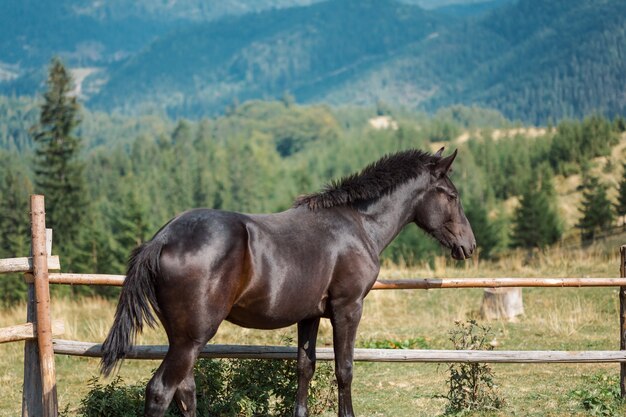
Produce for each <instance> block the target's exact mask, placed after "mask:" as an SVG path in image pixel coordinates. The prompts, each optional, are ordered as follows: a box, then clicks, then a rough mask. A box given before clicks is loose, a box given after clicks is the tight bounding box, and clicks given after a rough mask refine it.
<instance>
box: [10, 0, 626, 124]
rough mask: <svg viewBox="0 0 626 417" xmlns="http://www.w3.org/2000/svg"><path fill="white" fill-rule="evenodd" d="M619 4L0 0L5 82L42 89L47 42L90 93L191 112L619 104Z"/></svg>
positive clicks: (13, 88) (576, 112)
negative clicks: (244, 107) (265, 107)
mask: <svg viewBox="0 0 626 417" xmlns="http://www.w3.org/2000/svg"><path fill="white" fill-rule="evenodd" d="M416 3H417V4H420V5H422V6H425V7H428V8H427V9H423V8H421V7H420V6H418V5H416ZM7 4H9V6H7ZM3 12H4V13H3ZM624 16H626V2H624V1H623V0H553V1H550V2H546V1H543V0H518V1H512V0H493V1H487V2H485V1H482V2H481V1H473V0H462V1H461V0H457V1H450V2H434V1H431V0H405V1H404V2H402V3H399V2H395V1H393V0H362V1H358V0H329V1H325V2H320V1H315V0H262V1H258V2H254V1H244V0H239V1H235V0H227V1H223V2H203V1H201V0H169V1H167V2H153V1H150V0H138V1H134V2H131V1H129V0H111V1H107V2H102V1H79V0H59V1H58V2H55V3H52V2H48V1H38V0H7V1H5V2H2V3H1V4H0V28H2V29H0V34H1V35H2V36H0V50H1V51H2V52H3V53H2V55H0V57H1V58H0V60H1V62H0V93H4V94H13V93H16V94H32V93H33V92H34V91H36V90H37V89H40V88H41V87H40V86H41V83H42V80H43V79H45V65H46V63H47V62H48V60H49V59H50V56H51V55H52V53H53V51H54V52H56V53H58V54H60V55H61V57H62V58H63V59H65V60H66V62H68V64H69V65H70V67H72V68H73V69H74V70H75V72H74V74H75V78H76V79H77V81H78V84H79V88H78V89H77V91H78V92H79V93H81V94H82V95H83V96H84V98H85V100H87V105H88V106H90V107H93V108H97V109H103V110H117V111H122V112H126V113H141V112H146V111H151V110H158V111H162V110H165V111H167V112H168V113H169V114H170V115H173V116H181V115H182V116H187V117H198V116H202V115H211V114H215V113H219V112H223V111H224V109H225V108H226V107H227V106H230V105H232V104H233V103H237V102H240V101H243V100H247V99H253V98H273V97H278V96H282V95H283V94H284V93H285V92H289V93H291V94H293V95H295V97H296V99H297V100H298V101H299V102H324V103H331V104H345V103H356V104H368V105H370V104H372V103H376V102H380V101H384V102H386V103H389V104H391V105H404V106H407V107H410V108H420V109H424V110H428V111H434V110H436V109H437V108H439V107H441V106H447V105H451V104H455V103H462V104H468V105H480V106H485V107H491V108H495V109H498V110H500V111H501V112H503V113H504V114H505V115H506V116H507V117H509V118H512V119H520V120H524V121H526V122H532V123H546V122H547V121H548V120H558V119H561V118H563V117H581V116H583V115H586V114H589V113H592V112H601V113H605V114H608V115H614V114H624V113H625V111H626V71H625V70H626V18H625V17H624ZM3 24H4V25H3Z"/></svg>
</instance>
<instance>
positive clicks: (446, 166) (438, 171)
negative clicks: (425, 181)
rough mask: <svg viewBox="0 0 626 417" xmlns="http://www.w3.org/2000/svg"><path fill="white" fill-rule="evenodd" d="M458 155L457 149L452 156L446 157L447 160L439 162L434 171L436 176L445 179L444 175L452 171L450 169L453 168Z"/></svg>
mask: <svg viewBox="0 0 626 417" xmlns="http://www.w3.org/2000/svg"><path fill="white" fill-rule="evenodd" d="M456 155H457V149H455V150H454V152H452V155H450V156H446V157H445V158H441V159H440V160H439V161H437V163H436V164H435V168H434V170H433V172H434V174H435V175H437V176H439V177H443V176H444V175H446V174H447V173H448V171H450V167H451V166H452V162H454V158H456Z"/></svg>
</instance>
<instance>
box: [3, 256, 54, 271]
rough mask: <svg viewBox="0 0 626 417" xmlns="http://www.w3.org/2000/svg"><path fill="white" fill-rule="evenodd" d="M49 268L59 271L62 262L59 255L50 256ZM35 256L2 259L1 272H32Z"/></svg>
mask: <svg viewBox="0 0 626 417" xmlns="http://www.w3.org/2000/svg"><path fill="white" fill-rule="evenodd" d="M48 269H49V270H52V271H58V270H59V269H61V262H60V261H59V257H58V256H48ZM32 271H33V258H32V257H28V258H7V259H0V274H8V273H11V272H32Z"/></svg>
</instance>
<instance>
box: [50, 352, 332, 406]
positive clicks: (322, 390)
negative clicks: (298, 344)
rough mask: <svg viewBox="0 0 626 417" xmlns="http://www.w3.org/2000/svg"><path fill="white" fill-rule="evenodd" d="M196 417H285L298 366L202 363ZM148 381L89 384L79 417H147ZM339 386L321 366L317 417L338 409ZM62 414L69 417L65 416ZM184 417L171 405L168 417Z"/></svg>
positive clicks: (313, 402) (313, 393)
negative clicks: (145, 400) (146, 393)
mask: <svg viewBox="0 0 626 417" xmlns="http://www.w3.org/2000/svg"><path fill="white" fill-rule="evenodd" d="M194 373H195V376H196V397H197V401H198V416H199V417H202V416H213V415H218V416H221V417H252V416H267V417H286V416H290V415H291V414H292V412H293V404H294V401H295V397H296V390H297V378H296V366H295V363H294V361H283V360H261V359H246V360H234V359H232V360H231V359H222V360H213V359H200V360H198V362H197V363H196V366H195V368H194ZM146 383H147V381H143V382H140V383H137V384H133V385H128V386H127V385H124V384H123V380H122V378H121V377H119V376H118V377H116V378H114V379H113V380H112V381H111V382H110V383H109V384H107V385H103V384H101V383H100V382H99V380H98V378H92V379H91V380H90V381H89V386H90V388H91V389H90V391H89V393H88V394H87V395H86V397H85V398H83V399H82V400H81V404H80V407H79V410H78V415H79V416H81V417H105V416H106V417H136V416H142V415H143V405H144V390H145V386H146ZM335 399H336V384H335V382H334V372H333V368H332V366H331V365H330V364H329V363H327V362H322V363H319V364H318V366H317V370H316V372H315V376H314V377H313V380H312V381H311V385H310V388H309V410H310V413H311V414H312V415H318V414H321V413H323V412H325V411H330V410H333V409H334V408H335ZM62 415H65V416H69V413H68V412H67V411H65V412H64V413H62ZM174 416H176V417H178V416H181V413H180V412H179V410H178V408H177V406H176V405H175V404H174V403H173V402H172V405H171V406H170V408H169V410H168V412H167V413H166V417H174Z"/></svg>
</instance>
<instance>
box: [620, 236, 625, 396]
mask: <svg viewBox="0 0 626 417" xmlns="http://www.w3.org/2000/svg"><path fill="white" fill-rule="evenodd" d="M619 251H620V267H619V271H620V276H621V277H626V246H621V247H620V249H619ZM619 327H620V335H619V348H620V349H621V350H622V351H623V352H624V351H626V285H624V286H621V287H620V288H619ZM619 385H620V393H621V396H622V399H624V398H626V363H622V364H620V383H619Z"/></svg>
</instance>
